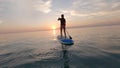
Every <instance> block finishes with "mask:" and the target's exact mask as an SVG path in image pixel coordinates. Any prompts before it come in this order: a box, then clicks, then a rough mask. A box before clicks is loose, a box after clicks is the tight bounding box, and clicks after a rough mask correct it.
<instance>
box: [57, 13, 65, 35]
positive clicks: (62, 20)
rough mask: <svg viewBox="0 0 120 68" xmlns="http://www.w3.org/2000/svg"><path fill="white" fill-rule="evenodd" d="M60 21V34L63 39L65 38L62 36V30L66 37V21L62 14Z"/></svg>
mask: <svg viewBox="0 0 120 68" xmlns="http://www.w3.org/2000/svg"><path fill="white" fill-rule="evenodd" d="M58 21H60V23H61V24H60V34H61V37H62V36H63V34H62V30H64V35H65V37H66V20H65V18H64V15H63V14H62V15H61V18H58Z"/></svg>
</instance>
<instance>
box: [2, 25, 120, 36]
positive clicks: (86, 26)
mask: <svg viewBox="0 0 120 68" xmlns="http://www.w3.org/2000/svg"><path fill="white" fill-rule="evenodd" d="M105 26H106V27H109V26H120V24H110V25H107V24H106V25H84V26H72V27H67V29H72V28H89V27H105ZM58 29H59V28H56V29H55V30H58ZM49 30H53V29H38V30H25V31H11V32H1V33H0V34H12V33H26V32H37V31H49Z"/></svg>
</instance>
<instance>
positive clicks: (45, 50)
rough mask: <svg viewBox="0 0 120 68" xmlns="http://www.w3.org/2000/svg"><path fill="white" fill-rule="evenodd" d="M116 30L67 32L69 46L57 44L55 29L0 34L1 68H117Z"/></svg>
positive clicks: (119, 43) (118, 40)
mask: <svg viewBox="0 0 120 68" xmlns="http://www.w3.org/2000/svg"><path fill="white" fill-rule="evenodd" d="M119 29H120V26H110V27H89V28H75V29H68V31H69V33H70V35H71V36H72V37H73V40H74V45H72V46H65V45H62V44H60V43H59V42H58V41H57V39H56V36H57V35H58V34H59V31H58V30H50V31H38V32H27V33H14V34H13V33H12V34H0V68H120V31H119Z"/></svg>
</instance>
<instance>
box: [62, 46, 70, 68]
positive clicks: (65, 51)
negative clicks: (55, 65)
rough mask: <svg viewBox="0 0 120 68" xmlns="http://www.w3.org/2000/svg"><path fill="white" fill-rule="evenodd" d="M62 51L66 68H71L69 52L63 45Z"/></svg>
mask: <svg viewBox="0 0 120 68" xmlns="http://www.w3.org/2000/svg"><path fill="white" fill-rule="evenodd" d="M62 51H63V59H64V68H69V58H68V55H67V53H68V51H67V47H66V46H64V45H62Z"/></svg>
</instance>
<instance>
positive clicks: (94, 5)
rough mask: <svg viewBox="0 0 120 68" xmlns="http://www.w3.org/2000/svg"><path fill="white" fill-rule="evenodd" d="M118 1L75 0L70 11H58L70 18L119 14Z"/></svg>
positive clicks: (119, 4) (119, 5) (119, 3)
mask: <svg viewBox="0 0 120 68" xmlns="http://www.w3.org/2000/svg"><path fill="white" fill-rule="evenodd" d="M119 7H120V1H119V0H114V1H113V0H109V1H108V0H76V1H74V2H73V4H72V6H71V7H70V9H67V10H60V11H61V12H63V13H68V14H70V15H72V16H81V17H86V16H99V15H100V16H101V15H108V14H113V13H116V12H117V13H120V8H119Z"/></svg>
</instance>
